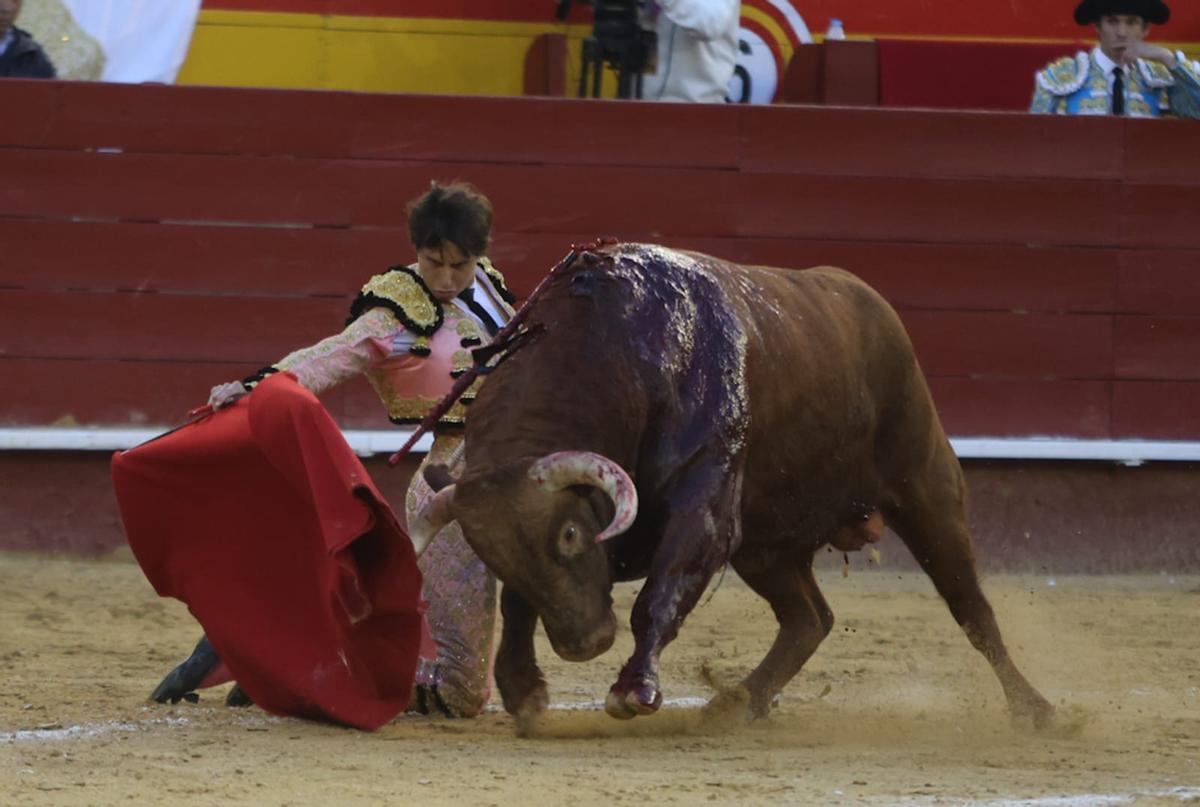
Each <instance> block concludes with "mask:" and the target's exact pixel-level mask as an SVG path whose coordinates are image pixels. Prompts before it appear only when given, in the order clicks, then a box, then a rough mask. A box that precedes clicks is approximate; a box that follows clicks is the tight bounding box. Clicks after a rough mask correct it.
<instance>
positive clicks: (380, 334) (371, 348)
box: [274, 308, 404, 395]
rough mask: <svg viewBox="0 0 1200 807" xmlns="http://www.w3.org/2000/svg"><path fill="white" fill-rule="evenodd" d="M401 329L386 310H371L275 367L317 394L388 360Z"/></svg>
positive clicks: (293, 353)
mask: <svg viewBox="0 0 1200 807" xmlns="http://www.w3.org/2000/svg"><path fill="white" fill-rule="evenodd" d="M403 330H404V326H403V325H401V324H400V321H399V320H398V319H396V317H395V315H394V314H392V312H391V311H388V310H387V309H386V308H372V309H371V310H370V311H367V312H366V313H364V314H363V315H362V316H361V317H359V318H358V319H356V320H355V321H354V322H352V323H350V324H349V325H347V326H346V330H344V331H342V332H341V333H339V334H337V335H336V336H331V337H329V338H328V339H322V340H321V341H320V342H317V343H316V344H315V345H311V346H310V347H304V348H300V349H299V350H297V351H294V352H292V353H289V354H288V355H287V356H285V357H284V358H283V359H282V360H280V361H279V362H277V363H276V364H275V365H274V366H275V367H277V368H279V369H280V370H287V371H288V372H290V373H293V374H295V376H296V378H297V379H298V380H299V381H300V384H301V386H303V387H304V388H305V389H307V390H309V391H310V392H312V393H313V394H314V395H320V394H321V393H322V392H325V391H326V390H328V389H329V388H331V387H335V386H337V385H338V384H340V383H342V382H343V381H346V380H348V379H351V378H353V377H354V376H356V375H358V374H359V373H362V372H363V371H364V370H368V369H370V367H371V366H372V365H374V364H376V363H378V362H381V361H383V360H384V359H386V358H387V357H388V354H389V353H390V352H391V350H392V342H393V340H394V338H395V336H396V335H397V333H399V332H401V331H403Z"/></svg>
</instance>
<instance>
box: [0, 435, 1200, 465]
mask: <svg viewBox="0 0 1200 807" xmlns="http://www.w3.org/2000/svg"><path fill="white" fill-rule="evenodd" d="M167 428H168V427H165V426H164V427H160V428H148V429H99V428H97V429H82V428H70V429H56V428H7V429H4V428H0V451H124V450H125V449H127V448H132V447H133V446H136V445H140V444H141V443H144V442H146V441H147V440H151V439H153V438H155V437H157V436H159V435H160V434H162V433H163V432H164V431H166V430H167ZM342 434H344V435H345V437H346V442H348V443H349V444H350V447H351V448H352V449H354V451H355V453H356V454H358V455H359V456H360V457H370V456H372V455H375V454H390V453H392V452H394V451H396V450H397V449H399V448H400V446H402V445H403V444H404V442H405V441H406V440H407V439H408V438H409V436H410V435H411V434H412V430H410V429H386V430H365V429H347V430H344V431H343V432H342ZM431 443H432V437H430V436H429V435H424V436H423V437H421V439H420V440H418V441H417V444H416V446H415V447H414V448H413V450H414V451H416V452H417V453H423V452H425V451H428V450H429V446H430V444H431ZM950 444H951V445H952V446H953V447H954V451H955V453H956V454H958V456H959V458H960V459H1005V460H1006V459H1021V460H1095V461H1101V462H1118V463H1121V464H1123V465H1140V464H1142V463H1144V462H1200V442H1184V441H1167V440H1072V439H1066V438H1061V437H1027V438H1004V437H951V438H950Z"/></svg>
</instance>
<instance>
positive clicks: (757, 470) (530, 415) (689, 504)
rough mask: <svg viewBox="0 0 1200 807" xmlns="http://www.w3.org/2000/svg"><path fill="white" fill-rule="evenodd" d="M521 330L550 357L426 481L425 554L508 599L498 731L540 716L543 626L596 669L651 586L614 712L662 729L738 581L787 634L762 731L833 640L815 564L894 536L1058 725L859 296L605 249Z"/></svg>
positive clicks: (1021, 713)
mask: <svg viewBox="0 0 1200 807" xmlns="http://www.w3.org/2000/svg"><path fill="white" fill-rule="evenodd" d="M527 325H528V326H529V328H530V329H532V330H536V331H542V332H543V333H544V334H545V336H544V337H543V338H541V339H539V340H537V341H534V342H532V343H531V344H528V346H526V347H523V348H522V349H521V350H519V351H516V352H514V353H512V354H511V356H510V357H508V358H507V360H505V361H504V362H503V363H502V364H500V365H499V366H498V367H497V368H496V369H495V371H494V372H493V373H492V375H491V377H490V378H489V380H488V383H487V384H485V385H484V386H483V388H482V391H481V392H480V393H479V396H478V398H477V399H476V400H475V402H474V403H473V404H472V407H471V410H470V413H469V416H468V418H467V429H466V459H465V464H464V465H463V466H462V470H461V472H460V474H459V476H458V478H457V479H455V478H452V477H451V476H450V473H449V471H448V469H446V468H445V467H444V466H432V467H430V468H429V469H428V470H427V472H426V479H427V480H428V481H429V482H430V483H431V485H433V487H434V488H435V489H437V490H438V493H437V495H436V496H435V497H434V498H433V499H432V500H431V501H430V503H429V505H428V507H427V508H426V509H425V510H424V511H422V512H421V513H419V514H418V515H417V517H416V518H415V520H414V523H413V524H411V525H410V530H411V531H412V533H413V539H414V541H415V542H416V543H417V545H418V546H420V545H423V544H424V543H425V542H427V541H428V540H430V539H431V538H432V536H433V535H434V534H435V533H436V532H437V530H439V529H440V528H441V527H442V526H443V525H445V524H446V523H448V522H449V521H450V520H457V521H458V523H459V524H460V525H461V526H462V529H463V532H464V533H465V535H466V538H467V540H468V541H469V543H470V544H471V546H472V548H473V549H474V550H475V551H476V552H477V553H478V554H479V556H480V557H481V558H482V559H483V561H484V562H485V563H486V564H487V565H488V566H489V567H491V569H492V570H494V571H495V573H496V574H497V576H498V577H499V578H500V580H501V582H502V583H503V590H502V594H501V602H500V604H501V612H502V614H503V619H504V625H503V631H502V635H501V643H500V648H499V651H498V653H497V656H496V667H495V678H496V683H497V685H498V687H499V690H500V693H501V696H502V698H503V701H504V706H505V709H506V710H507V711H508V712H510V713H513V714H515V715H517V716H518V717H519V718H532V717H533V716H535V715H537V714H538V713H540V712H541V711H542V710H544V709H545V708H546V706H547V705H548V694H547V688H546V683H545V680H544V678H543V676H542V673H541V671H540V670H539V669H538V666H537V660H536V658H535V653H534V644H533V636H534V629H535V626H536V624H537V621H538V619H539V618H540V619H541V622H542V625H543V627H544V629H545V632H546V634H547V636H548V638H549V640H550V643H551V646H552V647H553V649H554V651H555V652H556V653H557V654H558V655H559V656H561V657H562V658H564V659H567V660H573V661H586V660H588V659H592V658H594V657H595V656H598V655H599V654H601V653H603V652H605V651H606V650H608V649H609V647H610V646H611V645H612V643H613V638H614V634H615V630H616V617H615V615H614V613H613V600H612V595H611V592H612V587H613V584H614V582H616V581H624V580H633V579H640V578H645V583H644V585H643V587H642V589H641V591H640V593H639V595H638V597H637V599H636V602H635V604H634V607H633V613H632V617H631V627H632V630H633V635H634V638H635V648H634V651H633V654H632V655H631V656H630V657H629V659H628V661H627V662H626V663H625V665H624V667H623V668H622V669H621V671H620V673H619V675H618V676H617V679H616V682H615V683H614V684H613V685H612V687H611V689H610V691H609V693H608V696H607V699H606V701H605V710H606V711H607V712H608V713H609V714H610V715H612V716H613V717H616V718H631V717H634V716H637V715H644V714H649V713H652V712H654V711H656V710H657V709H658V708H659V707H660V705H661V704H662V690H661V689H660V684H659V680H658V665H659V657H660V655H661V653H662V652H663V649H664V648H665V647H666V645H667V644H668V643H669V642H671V641H672V640H673V639H674V638H675V637H676V635H677V633H678V631H679V628H680V626H681V625H682V623H683V621H684V619H685V618H686V617H687V615H688V614H689V613H690V612H691V610H692V608H693V607H694V606H695V605H696V603H697V601H698V599H699V598H700V596H701V594H702V592H703V591H704V590H705V588H706V586H707V585H708V584H709V582H710V580H711V579H712V577H713V575H714V573H715V572H716V571H718V570H719V569H721V568H722V567H723V566H724V565H725V564H726V563H728V564H730V565H732V567H733V569H734V570H735V571H736V572H737V573H738V575H739V576H741V578H742V579H743V580H744V581H745V582H746V584H747V585H748V586H749V587H750V588H751V589H752V590H753V591H755V592H756V593H757V594H759V595H760V596H762V597H763V598H764V599H766V601H767V602H768V603H769V604H770V606H771V608H772V609H773V611H774V614H775V617H776V618H777V620H778V623H779V628H778V633H777V635H776V638H775V640H774V643H773V644H772V645H771V647H770V649H769V650H768V652H767V654H766V656H765V658H763V660H762V662H761V663H760V664H759V665H758V666H757V667H756V668H755V669H754V670H753V671H752V672H750V673H749V675H748V676H747V677H746V678H745V679H744V680H743V681H742V686H743V687H744V688H745V693H747V694H748V700H747V708H748V710H749V712H750V714H751V715H752V716H764V715H766V714H767V713H768V711H769V709H770V705H771V703H772V700H773V698H774V697H775V696H776V695H777V694H778V693H779V692H780V691H781V690H782V688H783V687H784V685H785V684H787V683H788V681H790V680H791V679H792V678H793V677H794V676H795V675H796V674H797V673H798V672H799V670H800V668H801V667H802V666H803V665H804V663H805V661H807V660H808V658H809V657H810V656H811V655H812V654H813V652H814V651H815V650H816V648H817V646H818V645H819V644H820V643H821V641H822V639H824V637H825V636H827V635H828V634H829V632H830V629H831V628H832V626H833V613H832V612H831V610H830V608H829V605H828V604H827V603H826V601H825V599H824V597H823V596H822V595H821V591H820V590H819V588H818V586H817V583H816V580H815V579H814V576H813V558H814V554H815V553H816V551H817V550H818V549H820V548H821V547H823V546H825V545H827V544H828V545H831V546H835V547H837V548H839V549H843V550H853V549H860V548H862V547H864V546H865V545H867V544H868V543H870V542H872V541H875V540H877V539H878V538H879V536H880V534H881V533H882V531H883V529H884V526H885V524H886V525H887V526H888V527H891V528H892V529H893V530H894V531H895V532H896V533H897V534H898V535H899V536H900V538H901V539H902V540H903V542H904V543H905V545H906V546H907V547H908V549H909V550H910V551H911V552H912V554H913V555H914V557H915V558H916V560H917V562H918V563H919V564H920V565H921V567H922V568H923V569H924V571H925V572H926V573H927V574H928V575H929V577H930V578H931V580H932V581H933V583H934V585H935V587H936V588H937V591H938V593H939V594H940V595H941V596H942V598H943V599H944V600H945V602H946V604H947V605H948V606H949V609H950V612H951V614H952V615H953V617H954V619H955V620H957V622H958V624H959V625H960V626H961V627H962V629H963V631H964V632H965V633H966V635H967V637H968V638H969V640H970V641H971V643H972V645H974V647H975V648H976V649H977V650H979V651H980V652H981V653H982V654H983V656H984V657H985V658H986V659H987V661H988V663H989V664H990V665H991V666H992V668H993V670H994V672H995V674H996V676H997V678H998V679H999V681H1000V685H1001V687H1002V688H1003V691H1004V695H1005V697H1006V700H1007V704H1008V708H1009V710H1010V713H1011V714H1012V715H1014V717H1018V718H1024V719H1032V721H1033V723H1034V724H1035V725H1037V726H1045V725H1048V724H1049V723H1050V722H1051V720H1052V715H1053V711H1054V709H1053V706H1052V705H1051V704H1050V703H1049V702H1048V701H1047V700H1046V699H1045V698H1044V697H1042V695H1041V694H1039V693H1038V691H1037V690H1036V689H1035V688H1034V687H1033V686H1032V685H1031V684H1030V683H1029V682H1028V680H1027V679H1026V678H1025V676H1024V675H1022V673H1021V672H1020V671H1019V670H1018V668H1017V666H1016V665H1015V664H1014V662H1013V661H1012V659H1011V658H1010V656H1009V653H1008V650H1007V649H1006V648H1005V645H1004V641H1003V639H1002V637H1001V634H1000V629H999V627H998V625H997V622H996V618H995V616H994V614H993V612H992V608H991V606H990V604H989V603H988V601H987V599H986V598H985V596H984V594H983V591H982V590H981V589H980V585H979V578H978V575H977V573H976V569H975V561H974V555H973V549H972V545H971V538H970V534H969V532H968V529H967V522H966V516H965V495H966V494H965V487H964V482H963V475H962V471H961V468H960V466H959V463H958V460H957V458H956V457H955V455H954V452H953V450H952V449H951V447H950V444H949V442H948V441H947V439H946V436H945V434H944V432H943V430H942V427H941V424H940V422H939V420H938V416H937V412H936V411H935V409H934V405H933V402H932V400H931V398H930V394H929V389H928V386H927V384H926V382H925V378H924V376H923V375H922V373H921V370H920V368H919V367H918V364H917V360H916V358H915V356H914V354H913V348H912V345H911V343H910V341H909V338H908V335H907V334H906V333H905V330H904V327H903V326H902V325H901V322H900V319H899V318H898V317H897V315H896V313H895V311H893V310H892V308H891V307H890V306H889V305H888V304H887V303H886V302H885V301H884V300H883V298H881V297H880V296H879V295H878V294H877V293H876V292H874V291H873V290H872V289H871V288H870V287H868V286H867V285H866V284H865V283H863V282H862V281H861V280H859V279H857V278H856V277H854V276H853V275H851V274H849V273H847V272H845V271H842V270H840V269H835V268H829V267H819V268H813V269H808V270H804V271H789V270H783V269H775V268H768V267H758V266H739V265H736V264H733V263H728V262H725V261H722V260H719V259H716V258H713V257H709V256H706V255H701V254H697V253H687V252H678V251H673V250H669V249H665V248H662V247H659V246H652V245H638V244H622V245H610V246H605V247H596V248H593V249H590V250H587V251H584V252H582V253H581V254H580V255H579V256H578V258H577V259H576V260H575V261H574V262H573V263H572V264H569V265H567V266H565V267H563V269H562V271H560V272H556V273H555V274H554V275H552V276H551V278H550V279H549V280H548V281H547V282H546V283H545V285H544V287H543V289H542V291H541V293H540V294H539V296H538V299H537V301H536V303H535V304H534V305H533V306H532V307H531V308H530V311H529V315H528V319H527ZM743 697H745V696H743Z"/></svg>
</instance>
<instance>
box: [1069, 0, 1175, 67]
mask: <svg viewBox="0 0 1200 807" xmlns="http://www.w3.org/2000/svg"><path fill="white" fill-rule="evenodd" d="M1170 18H1171V9H1169V8H1168V7H1167V4H1166V3H1164V2H1162V0H1083V2H1082V3H1080V4H1079V5H1078V6H1077V7H1076V8H1075V22H1076V23H1078V24H1079V25H1094V26H1096V32H1097V34H1098V35H1099V37H1100V49H1101V50H1102V51H1104V55H1105V56H1107V57H1108V58H1110V59H1112V60H1113V61H1119V60H1120V58H1121V54H1122V53H1123V52H1124V50H1125V48H1127V47H1129V46H1130V45H1135V44H1137V43H1138V42H1141V41H1142V40H1143V39H1145V38H1146V34H1148V33H1149V32H1150V26H1151V25H1162V24H1164V23H1165V22H1166V21H1167V20H1169V19H1170Z"/></svg>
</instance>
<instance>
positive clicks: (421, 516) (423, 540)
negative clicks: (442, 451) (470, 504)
mask: <svg viewBox="0 0 1200 807" xmlns="http://www.w3.org/2000/svg"><path fill="white" fill-rule="evenodd" d="M455 487H456V486H455V485H447V486H446V487H444V488H442V489H441V490H439V491H438V492H437V493H436V494H434V496H433V498H432V499H430V500H429V501H427V502H425V506H424V507H422V508H421V509H420V510H418V511H417V512H415V513H413V518H412V523H411V524H409V525H408V535H409V537H410V538H411V539H412V543H413V549H414V550H416V553H417V557H418V558H419V557H421V553H422V552H424V551H425V548H426V547H428V546H429V542H430V541H432V540H433V536H435V535H437V534H438V533H439V532H441V530H442V527H444V526H446V525H447V524H449V523H450V522H451V521H453V520H454V515H453V514H452V513H451V512H450V504H451V503H452V502H453V501H454V488H455Z"/></svg>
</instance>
